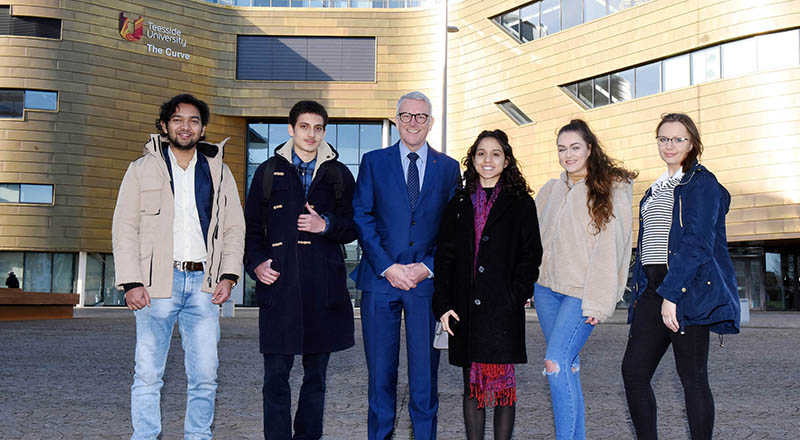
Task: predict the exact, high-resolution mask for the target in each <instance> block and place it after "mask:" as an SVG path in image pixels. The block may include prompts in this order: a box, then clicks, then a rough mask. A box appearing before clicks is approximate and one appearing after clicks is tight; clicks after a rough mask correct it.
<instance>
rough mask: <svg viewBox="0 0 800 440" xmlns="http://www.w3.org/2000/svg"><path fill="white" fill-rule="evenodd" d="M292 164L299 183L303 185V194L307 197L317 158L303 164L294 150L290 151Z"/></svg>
mask: <svg viewBox="0 0 800 440" xmlns="http://www.w3.org/2000/svg"><path fill="white" fill-rule="evenodd" d="M292 164H294V168H295V169H296V170H297V175H299V176H300V182H302V183H303V194H305V196H306V197H308V189H309V188H311V181H312V180H313V178H314V167H316V166H317V158H316V157H314V158H313V159H311V161H310V162H303V159H300V156H298V155H297V154H296V153H295V152H294V150H292Z"/></svg>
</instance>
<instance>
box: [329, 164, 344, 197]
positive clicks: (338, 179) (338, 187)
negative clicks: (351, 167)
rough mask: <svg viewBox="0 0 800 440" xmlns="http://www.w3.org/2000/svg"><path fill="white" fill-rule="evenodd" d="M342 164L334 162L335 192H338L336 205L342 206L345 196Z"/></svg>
mask: <svg viewBox="0 0 800 440" xmlns="http://www.w3.org/2000/svg"><path fill="white" fill-rule="evenodd" d="M339 166H340V164H334V167H333V169H332V170H331V171H333V192H334V193H335V194H336V206H337V207H341V206H342V198H343V197H344V176H343V175H342V169H341V168H340V167H339Z"/></svg>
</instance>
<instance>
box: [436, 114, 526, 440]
mask: <svg viewBox="0 0 800 440" xmlns="http://www.w3.org/2000/svg"><path fill="white" fill-rule="evenodd" d="M462 164H463V165H464V167H465V168H466V171H465V172H464V179H465V188H464V189H463V190H462V191H460V192H459V193H457V194H456V195H455V197H453V199H452V200H451V201H450V202H449V203H448V205H447V207H446V208H445V212H444V215H443V217H442V225H441V228H440V232H439V243H438V246H437V250H436V258H435V262H434V267H435V269H434V273H435V274H436V276H435V278H434V283H435V287H436V290H435V292H434V295H433V313H434V315H435V316H437V317H439V320H440V321H441V323H442V327H443V329H444V331H446V332H447V333H448V334H449V338H448V339H449V351H450V363H451V364H452V365H455V366H459V367H462V368H463V374H464V400H463V404H464V423H465V426H466V431H467V438H468V439H481V438H483V433H484V424H485V418H486V414H485V409H484V408H485V407H486V406H492V405H494V406H495V410H494V433H495V437H494V438H495V439H508V438H511V432H512V430H513V426H514V411H515V409H514V408H515V402H516V379H515V376H514V364H521V363H526V362H527V361H528V359H527V355H526V352H525V303H526V301H527V300H528V299H529V298H530V297H531V294H532V292H533V284H534V282H535V281H536V278H537V277H538V274H539V264H540V263H541V260H542V244H541V240H540V238H539V223H538V220H537V216H536V205H535V204H534V201H533V199H532V198H531V196H530V192H531V190H530V188H529V187H528V184H527V183H526V182H525V178H524V177H523V176H522V173H521V172H520V171H519V168H518V167H517V161H516V159H515V158H514V155H513V152H512V150H511V146H510V145H509V144H508V137H507V136H506V134H505V133H504V132H502V131H501V130H494V131H483V132H482V133H481V134H480V135H479V136H478V138H477V139H476V140H475V143H474V144H472V146H471V147H470V149H469V151H468V152H467V157H465V158H464V160H463V162H462Z"/></svg>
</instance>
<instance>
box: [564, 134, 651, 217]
mask: <svg viewBox="0 0 800 440" xmlns="http://www.w3.org/2000/svg"><path fill="white" fill-rule="evenodd" d="M566 132H573V133H577V134H579V135H580V136H581V138H583V141H584V142H586V145H587V146H588V147H589V149H590V152H591V153H590V154H589V157H588V158H587V159H586V171H587V174H586V186H587V188H588V197H587V198H586V207H587V208H588V209H589V215H590V216H591V217H592V224H593V225H594V227H595V233H599V232H600V230H602V229H605V226H606V224H607V223H608V221H609V220H610V219H611V217H613V216H614V212H613V211H614V209H613V206H612V202H613V201H612V200H611V197H612V194H611V187H612V186H613V184H614V183H615V182H624V181H631V180H633V179H635V178H636V176H638V175H639V172H638V171H631V170H628V169H627V168H624V167H623V166H622V165H621V164H620V163H619V162H618V161H617V160H614V159H612V158H610V157H608V155H607V154H606V152H605V151H604V150H603V147H602V145H600V141H599V140H597V136H596V135H595V134H594V133H593V132H592V130H591V129H590V128H589V125H588V124H586V122H585V121H583V120H582V119H573V120H571V121H569V124H567V125H565V126H563V127H561V129H560V130H558V136H561V134H562V133H566Z"/></svg>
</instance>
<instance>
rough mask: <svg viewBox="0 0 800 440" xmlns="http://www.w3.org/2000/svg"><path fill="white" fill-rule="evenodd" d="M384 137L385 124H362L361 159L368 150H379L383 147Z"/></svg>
mask: <svg viewBox="0 0 800 440" xmlns="http://www.w3.org/2000/svg"><path fill="white" fill-rule="evenodd" d="M382 137H383V124H381V123H374V124H361V137H360V143H359V147H360V148H359V153H360V156H359V161H360V160H361V156H363V155H364V153H366V152H367V151H372V150H377V149H378V148H381V145H382V144H383V142H382Z"/></svg>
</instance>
